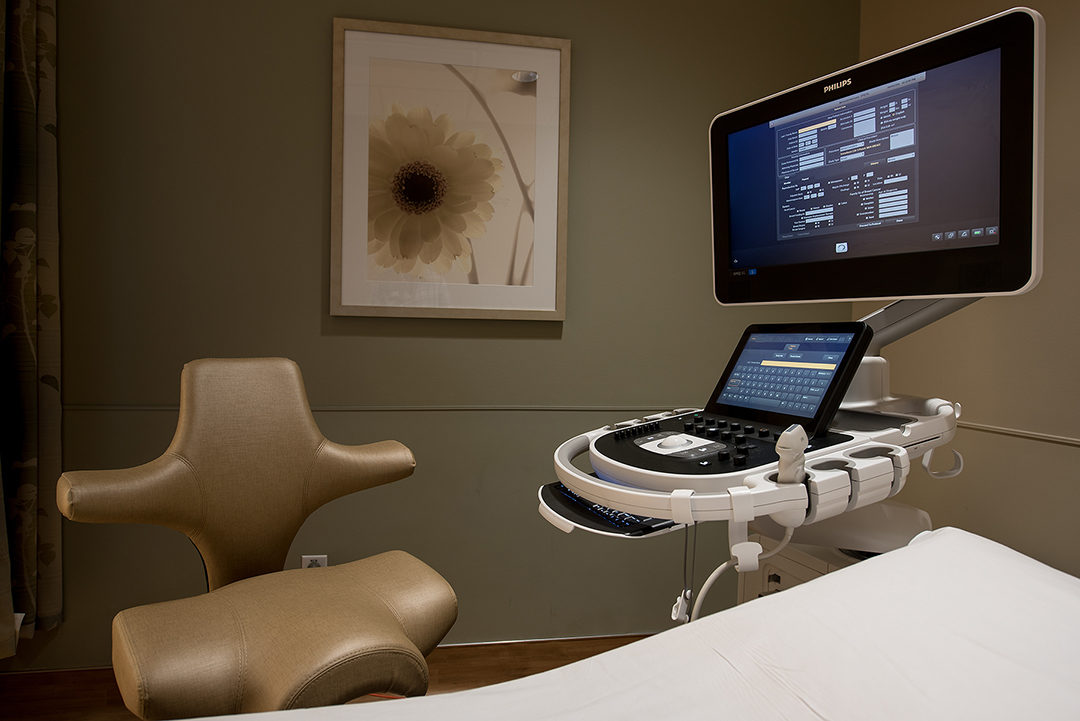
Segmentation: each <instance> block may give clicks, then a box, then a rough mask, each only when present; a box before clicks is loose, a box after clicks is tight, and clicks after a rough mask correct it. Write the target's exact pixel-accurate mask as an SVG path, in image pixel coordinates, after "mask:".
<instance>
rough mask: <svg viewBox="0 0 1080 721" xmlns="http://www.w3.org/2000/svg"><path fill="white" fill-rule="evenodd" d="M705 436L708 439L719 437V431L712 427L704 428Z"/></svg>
mask: <svg viewBox="0 0 1080 721" xmlns="http://www.w3.org/2000/svg"><path fill="white" fill-rule="evenodd" d="M705 435H707V436H708V437H709V438H716V437H717V436H718V435H720V429H719V428H717V427H715V426H713V427H712V428H706V429H705Z"/></svg>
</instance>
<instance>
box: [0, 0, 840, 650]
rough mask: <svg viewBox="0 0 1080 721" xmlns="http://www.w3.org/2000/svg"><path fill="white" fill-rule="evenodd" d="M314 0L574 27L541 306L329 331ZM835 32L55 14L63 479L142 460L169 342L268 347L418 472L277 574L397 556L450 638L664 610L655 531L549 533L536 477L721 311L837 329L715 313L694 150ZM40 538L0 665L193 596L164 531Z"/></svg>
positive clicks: (720, 592) (555, 31) (700, 366)
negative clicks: (309, 559) (41, 619)
mask: <svg viewBox="0 0 1080 721" xmlns="http://www.w3.org/2000/svg"><path fill="white" fill-rule="evenodd" d="M823 5H824V6H826V8H825V10H827V11H823ZM335 16H340V17H352V18H363V19H369V20H382V21H395V22H406V23H416V24H426V25H435V26H450V27H461V28H469V29H475V30H487V31H496V32H507V33H520V34H529V35H542V36H552V37H560V38H569V39H571V41H572V42H573V49H572V81H571V106H570V107H571V131H570V173H569V234H568V268H569V270H568V280H567V320H566V321H565V322H562V323H553V322H511V321H468V320H416V319H376V318H337V317H330V315H329V312H328V310H329V295H330V290H329V275H330V267H329V242H330V141H331V138H330V127H331V126H330V98H331V19H332V18H333V17H335ZM858 23H859V8H858V3H857V2H856V1H855V0H843V1H837V2H830V3H805V2H802V1H801V0H790V1H785V2H772V3H768V4H764V3H745V2H742V1H741V0H719V1H718V0H709V1H708V2H706V1H703V0H669V1H667V2H642V3H625V2H622V1H620V0H593V1H585V2H583V1H582V0H547V1H546V2H540V3H516V2H505V1H499V2H495V1H488V0H471V1H469V0H467V1H466V2H459V3H443V2H434V1H433V0H417V1H416V2H409V3H400V2H390V1H389V0H372V1H369V2H363V1H360V0H352V1H349V0H304V1H302V2H301V1H300V0H212V1H211V0H206V1H202V0H199V1H195V0H155V2H143V1H141V0H62V1H61V4H60V9H59V34H60V41H59V42H60V53H61V74H60V80H59V94H60V97H59V102H60V118H61V120H60V126H61V131H60V132H61V146H60V152H61V156H60V158H61V161H60V162H61V165H60V176H61V213H62V237H63V241H62V258H61V260H62V278H63V304H64V305H63V329H64V387H63V393H64V395H63V398H64V404H65V415H64V423H65V427H64V443H65V446H64V467H65V468H67V469H76V468H107V467H123V466H128V465H133V464H138V463H142V462H146V461H148V460H150V459H152V458H154V457H156V456H157V455H159V454H160V453H161V452H162V451H163V450H164V449H165V447H166V446H167V445H168V443H169V440H170V438H171V435H172V430H173V428H174V424H175V422H176V408H177V403H178V399H179V374H180V370H181V367H182V365H183V364H184V363H185V362H186V361H188V360H191V359H194V358H200V357H211V356H263V355H274V356H287V357H290V358H292V359H294V360H295V361H297V362H298V363H299V364H300V367H301V369H302V370H303V372H304V377H305V381H306V384H307V389H308V394H309V397H310V401H311V404H312V406H313V407H314V409H315V416H316V419H317V420H318V422H319V424H320V426H321V427H322V428H323V430H324V432H325V433H326V435H327V436H328V437H329V438H331V439H332V440H335V441H338V442H341V443H362V442H367V441H374V440H378V439H383V438H396V439H399V440H401V441H402V442H404V443H406V444H407V445H409V446H410V447H411V448H412V449H413V450H414V452H415V453H416V456H417V459H418V464H419V465H418V468H417V471H416V473H415V475H414V476H413V477H411V478H409V479H407V480H404V481H401V482H399V483H396V484H392V485H390V486H386V487H382V488H378V489H374V490H371V491H368V492H365V493H362V494H357V495H355V496H353V497H348V498H344V499H340V500H338V501H335V502H333V503H331V504H329V505H328V506H326V507H324V508H323V509H321V510H319V511H318V512H317V513H316V514H315V515H314V516H313V517H312V518H311V519H310V520H309V521H308V523H307V524H306V525H305V526H304V528H303V529H302V530H301V532H300V534H299V536H298V539H297V541H296V543H295V544H294V546H293V551H292V555H291V557H290V561H289V563H290V565H291V566H297V565H299V555H300V554H301V553H326V554H328V555H329V557H330V561H331V563H341V562H345V561H348V560H352V559H355V558H360V557H363V556H367V555H370V554H373V553H377V552H380V551H383V550H386V549H390V548H402V549H405V550H407V551H410V552H412V553H413V554H415V555H417V556H418V557H420V558H422V559H423V560H425V561H426V562H428V563H430V564H431V565H432V566H433V567H435V568H436V569H437V570H439V571H440V572H441V573H442V574H443V575H445V577H446V578H447V579H448V580H449V581H450V583H451V584H453V586H454V588H455V589H456V590H457V592H458V594H459V597H460V603H461V613H460V617H459V620H458V623H457V625H456V626H455V628H454V629H453V630H452V631H451V633H450V635H449V636H448V638H447V642H476V641H495V640H503V639H525V638H553V637H566V636H589V635H602V634H621V633H638V632H649V631H656V630H660V629H663V628H665V627H668V626H670V625H671V622H670V621H669V620H667V617H668V613H669V609H670V606H671V604H672V602H673V601H674V599H675V597H676V595H677V594H678V592H679V590H680V589H681V587H682V550H683V538H682V536H681V535H678V536H677V535H674V534H673V535H671V536H667V537H664V538H660V539H653V540H649V541H637V542H628V541H611V540H605V539H601V538H599V537H590V536H587V535H585V534H582V533H574V534H570V535H566V534H563V533H561V532H559V531H556V530H555V529H553V528H552V527H551V526H549V525H548V524H547V523H546V522H544V521H543V520H542V519H541V518H540V516H539V515H538V514H537V512H536V505H537V503H536V491H537V488H538V487H539V486H540V485H542V484H544V483H547V482H550V481H551V480H553V479H554V474H553V470H552V461H551V456H552V453H553V451H554V449H555V447H556V446H557V445H558V444H559V443H561V442H562V441H563V440H565V439H567V438H569V437H571V436H573V435H576V434H577V433H579V432H582V431H585V430H589V429H591V428H595V427H597V426H599V425H603V424H606V423H609V422H612V421H618V420H622V419H624V418H628V417H633V416H635V415H638V414H640V413H642V412H646V411H655V410H662V409H665V408H671V407H673V406H676V405H686V404H691V405H692V404H700V403H703V402H704V400H705V398H706V396H707V395H708V393H709V392H710V391H711V389H712V386H713V384H714V383H715V380H716V377H717V375H718V373H719V371H720V370H721V366H722V364H723V362H724V361H725V360H726V357H727V355H728V352H729V351H730V349H731V347H732V345H733V344H734V342H735V340H736V339H737V337H738V334H739V332H740V331H741V329H742V328H743V327H744V326H746V325H747V324H749V323H751V322H768V321H778V320H787V319H794V320H797V319H826V320H827V319H840V318H846V317H848V316H849V315H850V306H847V305H833V306H817V307H802V308H769V309H737V310H734V309H725V308H721V307H719V306H718V305H717V304H716V303H715V302H714V301H712V299H711V271H710V262H711V258H710V227H709V196H708V188H709V178H708V166H707V162H706V152H707V128H708V124H709V121H710V120H711V118H712V117H713V116H714V115H715V114H716V113H718V112H720V111H723V110H726V109H729V108H732V107H734V106H737V105H739V104H742V103H744V102H748V101H751V100H753V99H755V98H758V97H760V96H762V95H765V94H769V93H772V92H775V91H777V90H781V89H783V88H785V87H788V86H790V85H793V84H796V83H799V82H802V81H805V80H807V79H810V78H811V77H814V76H817V75H820V74H823V73H826V72H829V71H832V70H835V69H837V68H840V67H843V66H845V65H848V64H850V63H852V62H854V61H855V60H856V59H857V54H858ZM710 526H711V528H705V529H703V533H702V543H701V547H700V549H699V554H698V562H697V571H698V579H697V583H698V584H700V583H701V582H702V581H703V580H704V578H705V576H706V575H707V574H708V573H709V572H710V571H711V570H712V568H713V567H714V566H715V565H717V564H718V563H720V562H721V561H722V560H724V557H725V556H726V537H725V529H724V527H723V524H710ZM64 531H65V542H66V546H65V557H64V562H65V563H64V565H65V583H66V586H65V601H66V607H65V623H64V625H63V627H62V628H61V629H60V630H59V631H56V632H53V633H48V634H39V637H38V638H36V639H34V640H33V641H29V642H24V645H23V647H22V648H21V649H20V653H19V656H18V658H16V659H14V660H8V661H6V662H3V663H2V664H0V670H12V669H19V668H27V667H32V668H69V667H80V666H103V665H108V663H109V625H110V621H111V618H112V615H113V614H115V613H116V612H117V611H119V610H121V609H122V608H125V607H128V606H132V605H135V604H140V603H147V602H152V601H157V600H163V599H167V598H175V597H180V596H185V595H191V594H195V593H198V592H200V591H201V590H202V589H203V580H202V569H201V564H200V562H199V560H198V556H197V554H196V552H195V550H194V548H193V547H192V546H191V545H190V544H189V543H188V542H187V540H186V539H185V538H183V537H182V536H180V535H179V534H177V533H175V532H172V531H168V530H165V529H160V528H155V527H147V526H112V525H87V524H73V523H67V524H66V525H65V529H64ZM710 600H711V601H712V602H713V606H714V607H716V608H719V607H722V606H727V605H731V604H732V603H733V602H734V578H727V579H725V581H724V583H723V584H719V585H718V586H717V589H716V590H715V591H714V596H713V597H712V598H711V599H710ZM313 602H314V599H313ZM297 612H298V615H297V619H296V622H297V623H298V624H303V623H305V622H307V620H308V619H307V618H305V615H304V614H305V612H307V610H306V609H297ZM311 613H315V611H314V603H313V609H312V610H311Z"/></svg>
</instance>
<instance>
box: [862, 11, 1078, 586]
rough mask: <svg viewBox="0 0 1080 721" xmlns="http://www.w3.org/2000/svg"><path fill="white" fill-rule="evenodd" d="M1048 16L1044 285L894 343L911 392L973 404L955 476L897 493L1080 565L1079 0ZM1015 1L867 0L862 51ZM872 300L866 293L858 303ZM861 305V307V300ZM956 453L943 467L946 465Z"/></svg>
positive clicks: (948, 519)
mask: <svg viewBox="0 0 1080 721" xmlns="http://www.w3.org/2000/svg"><path fill="white" fill-rule="evenodd" d="M1030 4H1031V6H1032V7H1034V8H1035V9H1036V10H1038V11H1039V12H1040V13H1042V15H1043V16H1044V18H1045V19H1046V135H1045V138H1046V164H1045V229H1044V270H1043V279H1042V282H1041V283H1040V284H1039V285H1038V287H1036V288H1035V289H1034V290H1032V291H1031V292H1030V293H1027V294H1025V295H1022V296H1018V297H1011V298H987V299H983V300H980V301H979V302H978V303H976V304H975V305H972V306H970V307H968V308H965V309H964V310H962V311H960V312H958V313H956V314H954V315H952V316H950V317H948V318H946V319H944V320H942V321H939V322H938V323H935V324H934V325H933V326H930V327H929V328H926V329H924V330H921V331H919V332H918V333H915V334H914V335H911V336H909V337H908V338H905V339H903V340H901V341H898V342H897V343H895V344H894V345H892V346H889V347H887V348H886V349H885V352H884V355H885V356H886V357H887V358H888V359H889V361H890V363H891V365H892V380H893V383H892V387H893V390H894V391H896V392H899V393H905V394H910V395H918V396H928V397H935V396H936V397H941V398H947V399H949V400H953V401H959V402H960V403H961V404H962V406H963V415H962V416H961V418H960V422H959V426H960V429H959V431H958V432H957V435H956V439H955V441H954V442H953V444H952V445H953V447H955V448H956V449H957V450H959V451H960V453H961V454H963V456H964V461H965V466H964V472H963V473H962V474H961V475H960V476H958V477H956V478H953V479H950V480H934V479H932V478H929V477H928V476H927V475H926V474H925V473H924V472H923V470H922V469H921V468H916V469H915V470H914V471H913V473H912V475H911V478H910V480H909V481H908V484H907V487H906V488H905V489H904V491H903V492H902V493H901V494H900V495H899V496H898V498H897V500H900V501H904V502H906V503H910V504H912V505H915V506H918V507H920V508H923V509H925V510H926V511H928V512H929V513H930V515H931V517H932V518H933V520H934V524H935V526H943V525H950V526H958V527H960V528H964V529H967V530H969V531H972V532H975V533H979V534H982V535H984V536H987V537H989V538H992V539H994V540H996V541H999V542H1001V543H1004V544H1006V545H1008V546H1011V547H1012V548H1015V549H1017V550H1019V551H1022V552H1023V553H1026V554H1028V555H1030V556H1033V557H1035V558H1037V559H1039V560H1040V561H1043V562H1045V563H1048V564H1050V565H1052V566H1055V567H1057V568H1060V569H1062V570H1064V571H1067V572H1069V573H1072V574H1074V575H1080V531H1078V530H1077V529H1078V525H1077V522H1076V512H1077V510H1078V509H1080V483H1078V482H1077V477H1078V476H1080V470H1078V469H1080V413H1077V410H1076V409H1077V399H1078V398H1080V373H1077V357H1078V356H1080V322H1078V319H1080V313H1078V308H1080V285H1078V284H1077V282H1076V274H1077V268H1078V267H1080V245H1078V244H1077V243H1076V235H1077V228H1078V227H1080V204H1077V202H1076V197H1077V193H1078V192H1080V188H1078V185H1077V182H1076V168H1077V166H1080V142H1078V141H1077V136H1076V118H1077V117H1078V116H1080V100H1078V98H1080V96H1078V95H1077V79H1078V78H1080V44H1078V43H1077V38H1080V4H1078V3H1076V2H1075V1H1074V0H1034V1H1033V2H1032V3H1030ZM1011 6H1012V3H1010V2H1004V1H997V0H952V1H951V2H948V3H942V2H936V1H932V0H911V1H909V2H906V3H902V4H896V3H880V2H869V1H864V2H863V3H862V16H861V33H860V39H861V51H860V52H861V55H862V57H864V58H869V57H873V56H875V55H878V54H880V53H883V52H887V51H889V50H893V49H895V48H897V47H901V46H903V45H906V44H908V43H912V42H916V41H918V40H920V39H921V38H924V37H928V36H931V35H934V34H937V33H940V32H945V31H947V30H949V29H951V28H954V27H958V26H960V25H963V24H966V23H969V22H973V21H975V20H978V19H980V18H982V17H986V16H989V15H992V14H994V13H997V12H1001V11H1003V10H1007V9H1009V8H1010V7H1011ZM857 305H859V306H861V305H862V304H857ZM859 310H861V308H859ZM948 455H949V454H948V453H947V452H944V451H943V452H942V458H941V459H940V460H937V459H936V460H935V463H934V467H935V468H937V467H939V466H940V467H941V468H947V467H948V466H949V463H950V461H949V459H948V458H947V456H948Z"/></svg>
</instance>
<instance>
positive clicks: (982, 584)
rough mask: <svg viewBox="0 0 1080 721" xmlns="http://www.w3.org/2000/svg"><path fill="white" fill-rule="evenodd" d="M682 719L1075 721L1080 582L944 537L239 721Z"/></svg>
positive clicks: (967, 538)
mask: <svg viewBox="0 0 1080 721" xmlns="http://www.w3.org/2000/svg"><path fill="white" fill-rule="evenodd" d="M676 716H678V717H680V718H718V719H748V720H749V719H753V720H754V721H763V720H765V719H830V720H832V719H836V720H839V719H852V720H857V721H865V720H866V719H875V720H877V719H919V720H920V721H921V720H922V719H949V720H950V721H952V720H954V719H1010V720H1012V719H1021V718H1039V719H1066V718H1068V719H1076V718H1080V579H1077V578H1075V577H1073V576H1069V575H1067V574H1064V573H1061V572H1059V571H1056V570H1054V569H1052V568H1050V567H1048V566H1045V565H1043V564H1041V563H1038V562H1037V561H1033V560H1032V559H1030V558H1027V557H1025V556H1023V555H1021V554H1019V553H1016V552H1015V551H1012V550H1010V549H1008V548H1006V547H1004V546H1001V545H999V544H996V543H994V542H992V541H988V540H986V539H984V538H980V537H978V536H975V535H972V534H969V533H966V532H964V531H959V530H956V529H951V528H945V529H940V530H938V531H934V532H932V533H927V534H923V535H922V536H920V537H918V538H916V539H915V540H914V541H912V543H911V544H910V545H909V546H908V547H906V548H902V549H899V550H896V551H893V552H890V553H887V554H885V555H883V556H879V557H877V558H874V559H871V560H869V561H864V562H862V563H859V564H857V565H855V566H852V567H850V568H847V569H845V570H842V571H838V572H835V573H832V574H829V575H828V576H825V577H823V578H820V579H817V580H815V581H813V582H811V583H807V584H804V585H801V586H797V587H795V588H793V589H790V590H788V591H785V592H783V593H781V594H776V595H773V596H769V597H766V598H761V599H758V600H756V601H753V602H751V603H748V604H744V605H742V606H738V607H736V608H732V609H729V610H727V611H724V612H721V613H717V614H715V615H712V616H709V617H706V618H703V619H701V620H699V621H697V622H695V623H692V624H689V625H687V626H682V627H679V628H676V629H672V630H670V631H667V632H664V633H661V634H658V635H656V636H653V637H651V638H648V639H644V640H642V641H638V642H636V643H633V644H630V645H628V646H625V647H622V648H618V649H615V650H613V651H609V652H607V653H604V654H601V655H599V656H595V657H593V658H591V659H586V660H584V661H580V662H578V663H574V664H571V665H569V666H564V667H562V668H560V669H555V670H554V671H549V672H547V673H542V674H537V675H535V676H531V677H528V678H524V679H520V680H517V681H511V682H508V683H503V684H498V685H496V686H489V687H486V688H481V689H476V690H473V691H463V692H459V693H453V694H443V695H437V696H428V697H423V698H415V699H404V700H400V701H382V702H377V703H368V704H359V705H352V706H338V707H331V708H322V709H307V710H300V711H284V712H275V713H271V714H256V715H254V716H251V715H249V716H245V717H244V718H245V719H250V721H271V719H273V721H367V720H368V719H373V720H377V721H381V720H383V719H387V720H394V721H408V720H413V719H415V720H417V721H419V720H421V719H433V720H435V719H437V720H438V721H453V720H455V719H462V720H465V719H468V720H469V721H482V720H485V719H491V720H493V721H494V720H495V719H499V720H500V721H502V720H504V719H514V720H519V719H520V720H525V719H553V718H557V719H581V720H582V721H584V720H586V719H588V720H589V721H596V720H597V719H604V718H634V719H642V720H647V719H663V718H673V717H676ZM279 717H280V718H279Z"/></svg>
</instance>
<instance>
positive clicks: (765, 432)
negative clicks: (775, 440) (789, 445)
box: [757, 428, 772, 438]
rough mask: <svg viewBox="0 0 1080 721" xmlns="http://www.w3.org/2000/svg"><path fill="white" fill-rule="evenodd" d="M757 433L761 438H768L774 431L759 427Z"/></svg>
mask: <svg viewBox="0 0 1080 721" xmlns="http://www.w3.org/2000/svg"><path fill="white" fill-rule="evenodd" d="M757 434H758V437H760V438H768V437H769V436H771V435H772V431H770V430H769V429H768V428H758V429H757Z"/></svg>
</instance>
